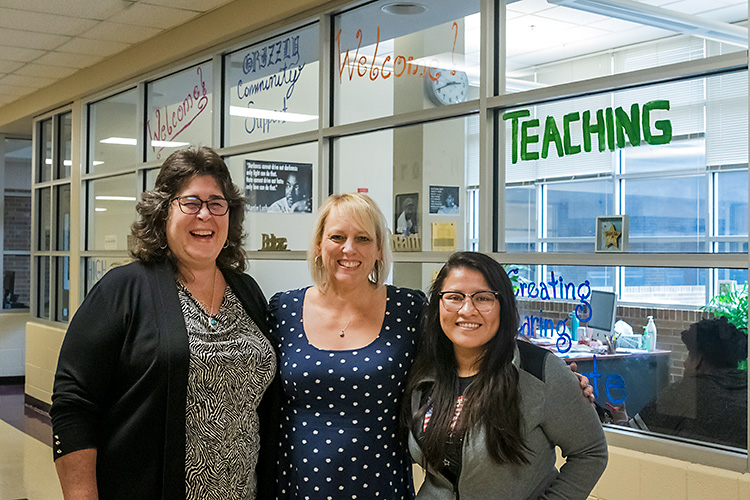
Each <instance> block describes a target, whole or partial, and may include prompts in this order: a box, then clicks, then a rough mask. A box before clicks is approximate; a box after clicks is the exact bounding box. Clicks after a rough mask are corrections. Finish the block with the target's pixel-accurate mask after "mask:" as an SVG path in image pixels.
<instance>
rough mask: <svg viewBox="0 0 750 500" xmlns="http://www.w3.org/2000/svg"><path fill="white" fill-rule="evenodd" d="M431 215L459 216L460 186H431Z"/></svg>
mask: <svg viewBox="0 0 750 500" xmlns="http://www.w3.org/2000/svg"><path fill="white" fill-rule="evenodd" d="M430 213H431V214H439V215H458V214H459V208H458V186H430Z"/></svg>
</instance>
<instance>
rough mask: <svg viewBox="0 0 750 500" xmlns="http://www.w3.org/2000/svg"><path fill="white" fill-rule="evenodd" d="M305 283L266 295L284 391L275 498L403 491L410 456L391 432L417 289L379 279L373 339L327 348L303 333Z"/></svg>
mask: <svg viewBox="0 0 750 500" xmlns="http://www.w3.org/2000/svg"><path fill="white" fill-rule="evenodd" d="M306 291H307V289H299V290H292V291H289V292H285V293H282V294H276V295H275V296H274V297H273V298H272V299H271V303H270V310H271V314H272V315H273V317H274V321H273V323H272V328H275V330H276V335H277V338H278V339H279V341H280V349H281V360H280V361H279V365H280V373H281V380H282V384H283V387H284V393H285V396H286V401H285V404H284V406H283V407H282V422H281V426H282V432H281V447H280V449H281V456H280V464H279V466H280V478H279V491H278V496H279V498H281V499H300V500H305V499H309V500H327V499H335V500H345V499H360V500H366V499H383V500H404V499H410V498H412V496H413V487H412V478H411V460H410V459H409V457H408V455H407V454H406V450H405V445H404V444H403V443H401V442H400V441H399V439H398V437H397V429H398V407H399V400H400V397H401V393H402V390H403V384H404V383H405V381H406V374H407V372H408V370H409V368H410V367H411V363H412V358H413V354H414V349H415V341H416V331H417V324H418V320H419V314H420V311H421V310H422V305H423V304H424V294H422V293H421V292H419V291H414V290H409V289H405V288H395V287H392V286H388V287H387V303H386V311H385V318H384V319H383V324H382V327H381V330H380V334H379V335H378V337H377V338H376V339H375V340H374V341H373V342H372V343H370V344H369V345H367V346H365V347H362V348H359V349H354V350H345V351H329V350H323V349H318V348H316V347H314V346H312V345H311V344H310V343H309V342H308V340H307V336H306V334H305V331H304V328H303V325H302V305H303V302H304V298H305V293H306ZM337 333H338V332H336V333H335V334H337Z"/></svg>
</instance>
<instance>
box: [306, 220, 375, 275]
mask: <svg viewBox="0 0 750 500" xmlns="http://www.w3.org/2000/svg"><path fill="white" fill-rule="evenodd" d="M318 251H319V252H318V255H320V258H321V260H322V264H323V266H324V267H325V269H326V271H327V274H328V280H327V281H328V282H329V283H330V284H333V285H334V286H336V285H346V286H357V285H362V284H364V283H367V282H368V276H369V275H370V272H372V269H373V267H374V266H375V261H376V260H378V259H379V258H381V255H380V250H379V249H378V245H377V243H376V241H375V237H374V236H373V235H371V234H370V233H369V232H368V231H366V230H365V229H364V228H363V227H362V226H361V225H360V224H358V223H357V222H356V221H355V218H354V217H352V216H351V214H347V213H344V212H342V211H341V210H340V209H338V208H333V209H332V210H331V212H330V214H329V215H328V218H327V219H326V223H325V226H324V228H323V237H322V239H321V241H320V245H319V247H318Z"/></svg>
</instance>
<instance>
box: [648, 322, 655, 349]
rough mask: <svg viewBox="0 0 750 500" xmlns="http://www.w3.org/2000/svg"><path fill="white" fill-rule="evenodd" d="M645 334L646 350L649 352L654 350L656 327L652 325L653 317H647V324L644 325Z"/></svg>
mask: <svg viewBox="0 0 750 500" xmlns="http://www.w3.org/2000/svg"><path fill="white" fill-rule="evenodd" d="M646 334H647V335H648V343H649V345H648V350H649V352H652V351H655V350H656V325H655V324H654V317H653V316H649V317H648V324H646Z"/></svg>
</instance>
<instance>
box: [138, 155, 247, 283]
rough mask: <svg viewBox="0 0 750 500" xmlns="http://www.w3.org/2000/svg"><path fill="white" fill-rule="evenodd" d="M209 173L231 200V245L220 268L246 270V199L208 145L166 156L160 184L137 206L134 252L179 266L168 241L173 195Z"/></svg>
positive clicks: (143, 258)
mask: <svg viewBox="0 0 750 500" xmlns="http://www.w3.org/2000/svg"><path fill="white" fill-rule="evenodd" d="M203 175H208V176H211V177H213V178H214V179H215V180H216V183H217V184H218V185H219V187H220V188H221V192H222V194H223V195H224V198H226V199H227V201H228V202H229V232H228V234H227V246H226V248H223V249H222V250H221V253H219V256H218V257H217V258H216V265H217V266H218V267H219V269H236V270H238V271H244V270H245V251H244V249H243V248H242V239H243V236H244V235H243V233H242V224H243V222H244V220H245V199H244V198H243V197H242V194H241V193H240V190H239V188H237V186H235V185H234V184H233V183H232V176H231V175H230V173H229V169H228V168H227V165H226V163H224V160H222V159H221V156H219V155H218V154H217V153H216V152H215V151H214V150H213V149H211V148H207V147H200V148H189V149H182V150H179V151H175V152H174V153H172V154H171V155H169V156H168V157H167V159H166V160H164V163H163V164H162V167H161V170H160V171H159V175H158V176H157V177H156V184H155V185H154V189H152V190H151V191H145V192H144V193H143V194H142V195H141V201H140V202H139V203H138V204H137V205H136V206H135V209H136V211H137V212H138V220H136V221H135V222H134V223H133V225H132V226H131V228H130V229H131V232H132V234H133V236H134V237H135V246H134V247H133V248H132V249H131V254H132V256H133V257H135V258H136V259H138V260H140V261H142V262H158V261H161V260H163V259H167V260H169V262H171V263H172V266H173V267H174V268H175V270H176V269H177V258H176V257H175V255H174V254H173V253H172V251H171V250H170V249H169V246H168V245H167V217H169V207H170V203H171V201H172V199H173V198H174V197H175V196H177V193H179V192H180V191H181V190H182V189H184V187H185V186H187V185H188V184H189V183H190V181H192V180H193V179H195V178H196V177H200V176H203Z"/></svg>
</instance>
